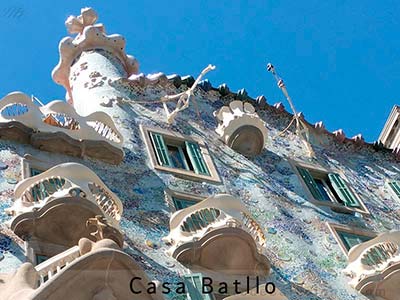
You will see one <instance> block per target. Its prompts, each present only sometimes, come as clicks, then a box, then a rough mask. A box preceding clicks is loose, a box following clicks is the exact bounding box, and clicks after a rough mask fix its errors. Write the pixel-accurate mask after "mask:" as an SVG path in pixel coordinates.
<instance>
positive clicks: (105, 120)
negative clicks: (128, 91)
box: [0, 92, 123, 149]
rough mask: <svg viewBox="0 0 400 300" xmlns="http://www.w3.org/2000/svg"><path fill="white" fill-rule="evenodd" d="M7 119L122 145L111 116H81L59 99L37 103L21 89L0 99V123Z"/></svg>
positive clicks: (46, 129)
mask: <svg viewBox="0 0 400 300" xmlns="http://www.w3.org/2000/svg"><path fill="white" fill-rule="evenodd" d="M7 122H20V123H22V124H23V125H25V126H27V127H29V128H31V129H33V130H34V131H38V132H44V133H54V132H63V133H65V134H67V135H68V136H70V137H71V138H73V139H75V140H79V141H81V140H91V141H105V142H107V143H109V144H111V145H112V146H114V147H116V148H118V149H122V144H123V138H122V135H121V134H120V133H119V131H118V129H117V128H116V127H115V124H114V122H113V120H112V119H111V117H110V116H108V115H107V114H106V113H104V112H95V113H92V114H90V115H88V116H86V117H83V116H80V115H78V114H77V112H76V111H75V109H74V108H73V107H72V106H71V105H69V104H68V103H66V102H64V101H60V100H56V101H52V102H50V103H49V104H47V105H44V106H36V105H35V104H34V103H33V102H32V100H31V98H30V97H28V96H27V95H25V94H23V93H20V92H14V93H11V94H8V95H7V96H6V97H4V98H3V99H2V100H0V123H7Z"/></svg>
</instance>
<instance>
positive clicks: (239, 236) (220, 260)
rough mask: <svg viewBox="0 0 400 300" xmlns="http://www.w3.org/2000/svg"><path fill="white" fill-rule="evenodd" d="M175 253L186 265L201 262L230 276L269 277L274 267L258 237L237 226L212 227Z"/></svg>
mask: <svg viewBox="0 0 400 300" xmlns="http://www.w3.org/2000/svg"><path fill="white" fill-rule="evenodd" d="M232 250H233V251H232ZM221 254H222V255H221ZM172 256H173V257H174V258H175V259H177V260H178V261H179V262H181V263H182V264H184V265H190V266H194V265H197V266H200V267H201V268H204V269H210V270H212V271H216V272H220V273H223V274H225V275H228V276H230V275H244V276H257V275H259V276H267V275H268V274H269V272H270V269H271V265H270V262H269V261H268V259H267V258H266V257H265V256H264V255H263V254H261V253H260V252H259V251H258V249H257V246H256V243H255V241H254V238H253V237H252V236H251V235H250V234H248V233H247V232H246V231H244V230H242V229H240V228H235V227H225V228H220V229H215V230H210V231H209V232H207V233H206V234H205V235H204V236H203V237H202V238H200V239H199V240H195V241H192V242H188V243H184V244H182V245H180V246H178V247H177V248H176V249H175V251H174V252H173V253H172ZM218 264H219V266H218ZM235 264H236V266H234V265H235ZM240 264H242V266H240ZM243 264H244V265H245V267H244V266H243ZM215 266H217V267H216V268H215Z"/></svg>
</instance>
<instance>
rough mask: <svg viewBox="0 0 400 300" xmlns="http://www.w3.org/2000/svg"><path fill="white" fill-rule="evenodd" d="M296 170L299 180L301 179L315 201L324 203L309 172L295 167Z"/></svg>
mask: <svg viewBox="0 0 400 300" xmlns="http://www.w3.org/2000/svg"><path fill="white" fill-rule="evenodd" d="M297 170H298V171H299V173H300V176H301V178H303V180H304V182H305V184H306V185H307V187H308V189H309V190H310V192H311V194H312V195H313V197H314V198H315V199H316V200H320V201H324V197H323V195H322V193H321V191H320V190H319V188H318V186H317V184H316V182H315V180H314V178H313V177H312V175H311V174H310V172H309V171H308V170H307V169H305V168H301V167H297Z"/></svg>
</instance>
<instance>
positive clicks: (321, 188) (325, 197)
mask: <svg viewBox="0 0 400 300" xmlns="http://www.w3.org/2000/svg"><path fill="white" fill-rule="evenodd" d="M314 181H315V183H316V184H317V186H318V190H319V191H320V193H321V195H322V199H318V200H323V201H331V197H329V194H328V192H327V190H326V187H325V185H324V183H323V182H322V180H321V179H315V178H314Z"/></svg>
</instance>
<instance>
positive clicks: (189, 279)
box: [183, 273, 215, 300]
mask: <svg viewBox="0 0 400 300" xmlns="http://www.w3.org/2000/svg"><path fill="white" fill-rule="evenodd" d="M183 281H184V283H185V286H186V290H187V292H188V296H189V298H188V299H190V300H215V297H214V295H213V294H212V293H203V292H202V289H203V285H202V283H203V275H202V274H201V273H194V274H188V275H184V276H183Z"/></svg>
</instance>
